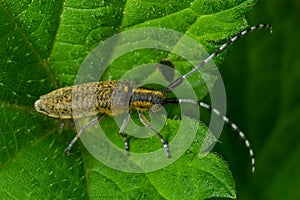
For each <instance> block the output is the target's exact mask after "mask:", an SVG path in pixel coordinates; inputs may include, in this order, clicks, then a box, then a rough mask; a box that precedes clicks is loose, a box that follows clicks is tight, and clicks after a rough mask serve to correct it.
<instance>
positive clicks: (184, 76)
mask: <svg viewBox="0 0 300 200" xmlns="http://www.w3.org/2000/svg"><path fill="white" fill-rule="evenodd" d="M262 28H265V29H269V30H270V32H271V33H272V26H271V25H269V24H257V25H255V26H251V27H249V28H247V29H245V30H243V31H241V32H239V33H238V34H236V35H235V36H233V37H232V38H230V39H229V40H228V41H227V42H226V43H224V44H223V45H222V46H221V47H219V48H218V49H217V50H216V51H215V52H214V53H212V54H210V55H209V56H208V57H207V58H206V59H205V60H203V61H202V63H201V64H200V65H198V66H196V67H195V68H193V69H192V70H191V71H189V72H188V73H186V74H185V75H183V76H181V77H179V78H178V79H176V80H175V81H174V82H172V83H170V85H169V86H168V87H167V88H166V89H164V90H163V92H164V93H168V92H170V91H171V90H172V89H174V88H176V87H178V86H179V85H180V84H181V83H182V82H183V81H184V80H185V79H186V78H188V77H189V76H191V75H192V74H194V73H195V72H196V71H197V70H199V69H200V68H201V67H203V66H204V65H206V64H207V63H208V62H209V61H210V60H212V59H213V58H214V57H216V56H217V55H218V54H219V53H220V52H222V51H223V50H224V49H226V47H228V46H229V45H230V44H232V43H233V42H235V41H236V40H238V39H239V38H241V37H243V36H244V35H246V34H247V33H250V32H252V31H254V30H256V29H262Z"/></svg>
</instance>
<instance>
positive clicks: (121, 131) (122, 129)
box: [119, 112, 130, 155]
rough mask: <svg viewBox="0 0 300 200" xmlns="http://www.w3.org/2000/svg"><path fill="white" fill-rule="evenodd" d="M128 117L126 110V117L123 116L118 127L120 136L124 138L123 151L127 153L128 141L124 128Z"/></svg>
mask: <svg viewBox="0 0 300 200" xmlns="http://www.w3.org/2000/svg"><path fill="white" fill-rule="evenodd" d="M129 118H130V112H128V113H127V114H126V117H125V118H124V120H123V123H122V125H121V128H120V131H119V134H120V136H121V137H122V138H123V139H124V146H125V151H126V154H127V155H129V143H128V140H127V137H126V135H125V134H124V130H125V128H126V126H127V125H128V122H129Z"/></svg>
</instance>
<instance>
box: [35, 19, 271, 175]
mask: <svg viewBox="0 0 300 200" xmlns="http://www.w3.org/2000/svg"><path fill="white" fill-rule="evenodd" d="M261 28H266V29H269V30H270V32H272V27H271V26H270V25H268V24H258V25H255V26H251V27H249V28H247V29H245V30H243V31H241V32H240V33H238V34H237V35H235V36H233V37H232V38H230V39H229V40H228V41H227V42H226V43H224V44H223V45H222V46H221V47H219V48H218V49H217V50H215V52H214V53H212V54H210V55H209V56H208V57H207V58H206V59H205V60H203V61H202V63H200V64H199V65H198V66H196V67H194V68H193V69H192V70H191V71H189V72H188V73H186V74H184V75H183V76H181V77H179V78H178V79H176V80H175V81H174V82H172V83H170V84H169V86H168V87H166V88H164V89H163V90H152V89H146V88H142V87H138V88H135V87H134V82H133V81H129V80H112V81H100V82H92V83H85V84H81V85H74V86H71V87H64V88H60V89H57V90H54V91H52V92H50V93H48V94H46V95H43V96H41V97H40V99H38V100H37V101H36V102H35V104H34V107H35V109H36V110H37V111H38V112H41V113H43V114H46V115H48V116H50V117H54V118H60V119H72V118H81V117H88V116H93V115H94V114H96V117H95V118H94V119H92V120H91V121H90V122H88V123H87V124H85V125H84V126H83V127H82V128H81V129H80V130H79V132H78V133H77V134H76V136H75V138H74V139H73V140H72V141H71V142H70V143H69V145H68V146H67V148H66V149H65V153H68V152H69V151H70V150H71V148H72V146H73V144H74V143H75V142H76V141H77V139H78V138H79V137H80V136H81V134H82V133H83V132H84V131H85V130H86V129H87V128H89V127H90V126H92V125H94V124H96V123H97V122H98V121H99V120H101V119H102V118H103V117H104V116H106V115H118V114H121V113H125V112H126V117H125V118H124V120H123V123H122V125H121V127H120V130H119V133H120V136H121V137H123V139H124V145H125V150H126V152H127V154H128V152H129V144H128V141H127V137H126V135H125V134H124V131H125V128H126V126H127V124H128V121H129V117H130V111H132V110H136V111H137V112H138V116H139V119H140V121H141V122H142V123H143V124H144V125H145V126H146V127H147V128H148V129H150V130H151V131H152V132H153V133H154V134H155V135H156V136H157V137H158V138H159V140H160V141H161V143H162V145H163V148H164V151H165V153H166V155H167V157H170V156H171V155H170V152H169V146H168V143H167V141H165V140H164V139H163V137H162V136H161V135H160V134H159V132H157V131H156V130H155V129H153V128H152V126H151V124H150V122H149V121H148V120H147V119H146V117H145V116H144V114H143V113H144V112H145V111H149V110H150V109H151V107H152V106H156V107H161V106H164V105H166V104H181V103H189V104H195V105H198V106H200V107H203V108H205V109H208V110H211V111H212V112H213V113H215V114H216V115H218V116H219V117H221V118H222V119H223V120H224V122H226V123H227V124H229V125H230V126H231V127H232V128H233V130H234V131H236V132H237V133H238V134H239V137H240V138H241V139H242V140H243V141H244V142H245V145H246V147H247V148H248V151H249V156H250V159H251V165H252V171H253V172H254V170H255V158H254V154H253V150H252V148H251V145H250V142H249V140H248V139H247V138H246V136H245V134H244V133H243V132H242V131H241V130H240V129H239V128H238V126H237V125H236V124H234V123H233V122H231V121H230V120H229V119H228V118H227V117H226V116H224V115H222V114H221V113H220V112H219V111H218V110H217V109H215V108H212V107H211V106H210V105H208V104H205V103H203V102H200V101H195V100H191V99H176V98H167V94H168V93H169V92H171V91H172V90H173V89H174V88H176V87H178V86H179V85H180V84H181V83H182V82H183V81H184V80H185V79H186V78H188V77H189V76H191V75H192V74H194V73H195V72H196V71H197V70H199V69H200V68H201V67H202V66H204V65H205V64H206V63H208V62H209V61H210V60H212V59H213V58H214V57H216V56H217V55H218V54H219V53H220V52H222V51H223V50H224V49H225V48H226V47H228V46H229V45H230V44H232V43H233V42H234V41H236V40H238V39H239V38H240V37H242V36H244V35H246V34H247V33H249V32H251V31H253V30H256V29H261ZM92 96H95V97H96V99H95V101H91V100H90V98H91V97H92ZM72 98H76V99H80V102H79V103H77V104H75V105H73V104H72ZM112 107H114V108H115V109H114V111H117V112H113V111H112V109H113V108H112ZM73 111H75V112H73ZM74 113H76V114H74Z"/></svg>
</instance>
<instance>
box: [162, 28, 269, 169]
mask: <svg viewBox="0 0 300 200" xmlns="http://www.w3.org/2000/svg"><path fill="white" fill-rule="evenodd" d="M257 29H269V30H270V33H272V26H271V25H269V24H257V25H255V26H251V27H249V28H247V29H245V30H243V31H241V32H239V33H238V34H236V35H235V36H233V37H231V38H230V39H229V40H228V41H227V42H225V43H224V44H223V45H222V46H221V47H219V48H218V49H217V50H215V52H213V53H212V54H210V55H209V56H208V57H207V58H206V59H205V60H203V61H202V62H201V64H200V65H197V66H196V67H194V68H193V69H192V70H191V71H189V72H188V73H186V74H184V75H183V76H181V77H179V78H178V79H176V80H175V81H174V82H172V83H170V84H169V86H168V87H167V88H166V89H164V90H163V92H164V93H165V94H166V93H168V92H170V91H171V90H173V89H174V88H176V87H178V86H179V85H180V84H181V83H182V82H183V81H184V80H185V79H186V78H188V77H189V76H191V75H192V74H194V73H195V72H196V71H198V70H199V69H200V68H201V67H203V66H204V65H206V64H207V63H208V62H209V61H211V60H212V59H213V58H214V57H216V56H217V55H218V54H219V53H220V52H222V51H223V50H224V49H226V48H227V47H228V46H229V45H230V44H232V43H234V42H235V41H237V40H238V39H239V38H241V37H243V36H245V35H246V34H248V33H250V32H252V31H254V30H257ZM165 103H170V104H180V103H191V104H196V105H198V106H200V107H203V108H205V109H208V110H210V111H212V112H213V113H214V114H216V115H217V116H219V117H220V118H221V119H222V120H223V121H224V122H225V123H226V124H228V125H229V126H230V127H231V128H232V129H233V130H234V131H235V132H236V133H238V135H239V137H240V138H241V139H242V140H243V141H244V143H245V146H246V147H247V149H248V153H249V157H250V159H251V166H252V172H254V171H255V158H254V153H253V149H252V147H251V144H250V142H249V140H248V139H247V137H246V135H245V134H244V133H243V132H242V131H241V129H240V128H239V127H238V126H237V125H236V124H235V123H233V122H232V121H230V120H229V119H228V117H226V116H225V115H223V114H222V113H221V112H220V111H219V110H217V109H215V108H212V107H211V106H210V105H208V104H206V103H203V102H200V101H194V100H192V99H167V100H166V102H165Z"/></svg>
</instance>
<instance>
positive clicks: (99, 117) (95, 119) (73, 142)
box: [65, 114, 105, 154]
mask: <svg viewBox="0 0 300 200" xmlns="http://www.w3.org/2000/svg"><path fill="white" fill-rule="evenodd" d="M104 116H105V115H104V114H100V115H98V116H97V117H95V118H94V119H92V120H91V121H90V122H88V123H87V124H85V125H84V126H83V127H82V128H81V129H80V130H79V132H78V133H77V134H76V136H75V137H74V138H73V140H72V141H71V142H70V143H69V145H68V146H67V148H66V149H65V154H68V153H69V152H70V150H71V148H72V146H73V145H74V144H75V142H76V141H77V140H78V138H80V136H81V135H82V133H83V132H84V131H85V129H87V128H89V127H91V126H93V125H94V124H96V123H97V122H98V121H99V120H101V119H102V118H103V117H104Z"/></svg>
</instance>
